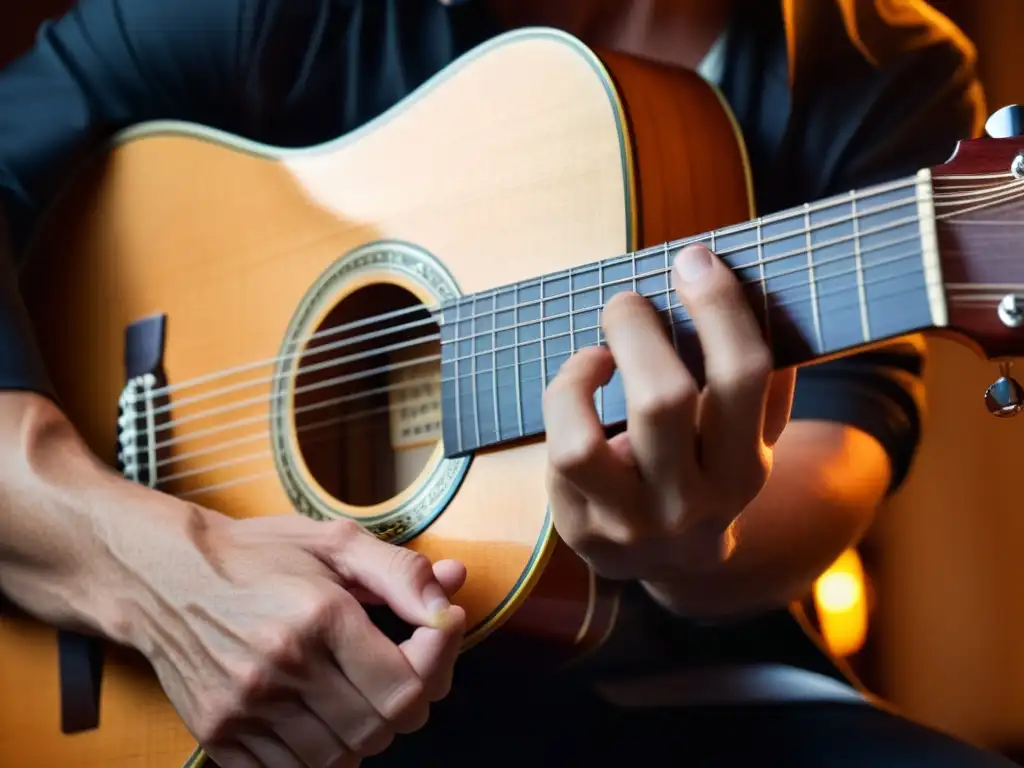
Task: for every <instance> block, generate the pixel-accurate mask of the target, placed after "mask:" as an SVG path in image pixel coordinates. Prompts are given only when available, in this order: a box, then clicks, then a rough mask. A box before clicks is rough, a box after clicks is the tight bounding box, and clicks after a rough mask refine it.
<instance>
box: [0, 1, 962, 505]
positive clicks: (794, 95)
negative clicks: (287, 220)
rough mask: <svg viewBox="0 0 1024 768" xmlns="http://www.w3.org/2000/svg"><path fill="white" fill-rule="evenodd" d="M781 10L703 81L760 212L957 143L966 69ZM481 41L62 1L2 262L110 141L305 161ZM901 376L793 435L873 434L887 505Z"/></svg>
mask: <svg viewBox="0 0 1024 768" xmlns="http://www.w3.org/2000/svg"><path fill="white" fill-rule="evenodd" d="M783 5H785V6H786V7H787V9H788V15H787V18H789V20H790V21H793V20H795V21H796V22H797V23H796V24H795V25H794V24H789V25H787V24H786V23H785V22H784V19H783V14H782V13H781V12H780V4H778V3H771V2H756V1H751V0H747V2H741V3H740V4H739V10H738V12H737V15H736V18H735V21H734V23H733V24H732V26H731V31H730V34H729V38H728V44H727V47H726V51H725V59H726V62H725V69H724V72H723V74H722V82H721V89H722V91H723V93H724V95H725V97H726V99H727V100H728V101H729V103H730V105H731V106H732V108H733V110H734V112H735V113H736V116H737V119H738V121H739V123H740V125H741V127H742V129H743V132H744V135H745V138H746V141H747V144H748V150H749V153H750V158H751V163H752V166H753V175H754V180H755V188H756V196H757V203H758V206H759V209H760V212H762V213H770V212H773V211H777V210H779V209H782V208H786V207H789V206H792V205H797V204H800V203H803V202H808V201H812V200H815V199H818V198H820V197H823V196H825V195H828V194H830V193H834V192H839V191H846V190H847V189H850V188H853V187H856V186H863V185H865V184H868V183H872V182H875V181H880V180H884V179H888V178H894V177H896V176H898V175H901V174H907V173H912V172H914V171H915V170H917V169H918V168H920V167H923V166H928V165H934V164H937V163H940V162H942V161H943V160H945V159H946V158H947V157H948V156H949V154H950V151H951V149H952V147H953V146H954V144H955V142H956V141H957V140H958V139H959V138H964V137H967V136H969V134H971V133H972V131H973V130H974V129H975V127H976V125H977V124H978V117H979V114H980V113H979V109H980V96H979V94H978V90H977V83H976V80H975V77H974V72H973V52H972V51H971V49H970V48H969V46H968V45H967V44H965V43H963V42H962V41H960V40H958V39H957V38H956V37H955V36H951V35H950V34H949V33H948V32H947V31H946V30H944V29H943V28H942V27H940V26H937V25H935V24H929V23H926V21H925V19H924V17H923V16H921V14H919V13H917V12H916V11H915V9H914V6H913V5H912V4H910V6H909V9H908V10H907V11H905V12H904V13H903V14H902V15H899V16H898V17H897V18H895V19H892V20H889V21H888V23H887V21H886V20H885V19H884V18H883V17H882V11H880V10H876V9H875V7H874V4H873V3H870V2H864V3H855V4H852V5H853V6H854V7H855V10H853V11H851V10H850V9H849V6H850V5H851V4H847V3H840V2H835V3H834V2H831V1H828V0H826V1H824V2H821V1H817V0H804V2H800V1H797V2H789V3H785V4H783ZM884 5H885V4H881V5H880V7H881V6H884ZM500 31H501V29H500V27H499V25H498V24H497V22H496V20H495V19H494V18H493V17H492V15H491V13H490V12H489V11H488V9H487V7H486V4H485V3H481V2H469V3H462V4H457V5H455V6H453V7H445V6H443V5H441V4H440V3H439V2H437V1H436V0H365V1H364V0H216V2H211V0H175V1H174V2H171V1H170V0H82V2H80V3H78V5H77V6H76V7H75V8H74V9H73V10H72V11H71V12H69V13H68V14H67V15H66V16H64V17H63V18H61V19H59V20H56V21H53V22H48V23H46V24H45V25H44V26H43V27H42V28H41V29H40V31H39V35H38V39H37V41H36V45H35V46H34V47H33V48H32V49H31V50H30V51H29V52H28V53H27V54H26V55H24V56H23V57H21V58H20V59H18V60H17V61H15V62H14V63H13V64H12V65H11V66H10V67H8V68H7V69H6V71H4V72H3V73H2V74H0V200H2V201H3V203H4V205H5V209H6V211H7V214H8V218H9V219H10V221H11V227H12V230H13V237H14V243H15V246H16V248H19V247H20V246H21V245H22V244H23V243H24V242H25V239H26V237H27V236H28V233H29V232H30V230H31V228H32V226H33V224H34V222H35V221H36V218H37V216H38V214H39V213H40V211H41V210H42V209H43V208H44V207H45V206H46V205H47V204H48V203H49V202H50V200H51V198H52V197H53V194H54V191H55V189H56V188H57V187H58V186H59V184H60V183H61V181H62V180H63V179H64V178H65V176H66V174H67V173H68V172H69V170H71V169H72V168H73V167H74V165H75V163H76V162H77V161H79V160H81V159H82V157H83V156H84V155H85V154H86V153H87V152H88V151H89V150H92V149H94V148H95V147H96V146H97V145H98V143H99V142H102V141H103V140H105V139H107V138H108V137H110V135H111V133H112V132H114V131H116V130H118V129H120V128H123V127H126V126H130V125H132V124H135V123H139V122H143V121H147V120H153V119H178V120H188V121H193V122H198V123H203V124H206V125H210V126H214V127H217V128H220V129H222V130H226V131H228V132H232V133H236V134H239V135H241V136H245V137H247V138H250V139H254V140H257V141H260V142H263V143H267V144H276V145H284V146H299V145H304V144H312V143H318V142H321V141H323V140H326V139H329V138H333V137H335V136H337V135H339V134H342V133H345V132H347V131H350V130H352V129H354V128H356V127H358V126H360V125H361V124H363V123H364V122H366V121H367V120H369V119H370V118H372V117H374V116H376V115H378V114H379V113H380V112H382V111H383V110H385V109H387V108H388V107H390V106H391V105H393V104H394V103H395V102H396V101H398V100H400V99H402V98H403V97H404V96H406V95H407V94H409V93H410V91H412V90H413V89H415V88H416V86H418V85H419V84H421V83H422V82H423V81H424V80H426V79H427V78H428V77H429V76H431V75H433V74H434V73H436V72H437V71H438V70H439V69H441V68H442V67H444V66H445V65H446V64H448V63H450V62H451V61H452V60H453V59H455V58H456V57H458V56H459V55H460V54H462V53H464V52H465V51H467V50H469V49H470V48H472V47H474V46H475V45H477V44H479V43H480V42H482V41H484V40H486V39H487V38H489V37H491V36H493V35H494V34H496V33H498V32H500ZM791 53H792V55H790V54H791ZM56 279H59V276H57V277H56ZM13 292H14V287H13V285H11V284H10V281H5V286H4V293H5V294H6V295H0V299H3V301H2V303H0V389H27V390H35V391H40V392H43V393H47V394H50V389H49V385H48V383H47V379H46V376H45V372H44V367H43V365H42V364H41V362H40V361H39V359H38V355H37V354H36V352H35V350H34V347H33V346H32V344H31V340H30V336H29V335H28V333H27V329H26V325H25V321H24V316H23V314H22V313H21V311H20V302H19V301H18V298H17V296H16V295H12V294H13ZM921 368H922V356H921V349H920V346H919V345H918V346H916V347H915V346H914V345H910V344H906V343H899V344H893V345H891V346H889V347H888V348H887V349H886V350H885V351H884V352H882V353H875V354H871V355H858V356H855V357H852V358H849V359H847V360H843V361H837V362H832V363H828V364H825V365H818V366H813V367H808V368H806V369H804V370H803V371H801V374H800V376H799V380H798V386H797V392H796V398H795V402H794V409H793V417H794V418H795V419H801V418H804V419H811V418H813V419H827V420H832V421H838V422H841V423H847V424H851V425H854V426H856V427H859V428H860V429H862V430H864V431H866V432H868V433H869V434H871V435H873V436H874V437H875V438H877V439H878V440H879V441H880V442H881V444H882V445H883V446H884V448H885V450H886V451H887V453H888V455H889V457H890V459H891V461H892V466H893V480H892V485H891V487H892V488H895V487H897V486H898V485H899V484H900V482H901V481H902V480H903V478H904V477H905V475H906V472H907V470H908V468H909V466H910V464H911V460H912V458H913V455H914V451H915V448H916V446H917V443H918V440H919V436H920V376H921Z"/></svg>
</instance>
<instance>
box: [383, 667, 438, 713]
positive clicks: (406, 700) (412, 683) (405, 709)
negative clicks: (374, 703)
mask: <svg viewBox="0 0 1024 768" xmlns="http://www.w3.org/2000/svg"><path fill="white" fill-rule="evenodd" d="M426 703H427V699H426V686H425V685H424V683H423V681H422V680H421V679H420V678H418V677H413V678H411V679H409V680H408V681H407V682H406V683H405V684H404V685H403V686H402V687H401V688H399V689H398V690H396V691H395V692H394V693H393V694H392V695H391V696H390V697H389V698H388V700H387V701H386V702H385V703H384V704H383V705H382V706H381V709H380V714H381V716H382V717H383V718H384V719H385V720H387V721H388V722H390V723H393V724H398V723H402V724H406V723H407V722H408V720H409V719H410V717H412V719H413V720H415V715H416V712H417V710H419V709H422V708H423V707H424V706H425V705H426Z"/></svg>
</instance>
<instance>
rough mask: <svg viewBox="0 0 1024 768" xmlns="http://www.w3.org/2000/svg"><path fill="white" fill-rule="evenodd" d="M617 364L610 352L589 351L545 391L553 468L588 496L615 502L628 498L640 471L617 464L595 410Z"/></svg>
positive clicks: (570, 361)
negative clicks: (600, 391)
mask: <svg viewBox="0 0 1024 768" xmlns="http://www.w3.org/2000/svg"><path fill="white" fill-rule="evenodd" d="M614 367H615V363H614V360H613V359H612V356H611V354H610V353H609V352H608V350H605V349H601V348H599V347H588V348H586V349H583V350H581V351H580V352H577V353H576V354H575V355H573V356H572V357H570V358H569V359H568V360H566V361H565V363H563V364H562V367H561V369H560V370H559V371H558V375H557V376H556V377H555V378H554V380H553V381H552V382H551V384H549V385H548V388H547V389H546V390H545V392H544V401H543V410H544V428H545V431H546V433H547V450H548V464H549V466H550V468H551V469H552V470H553V472H554V474H555V476H556V478H565V479H566V480H567V481H568V482H570V483H572V485H574V486H575V487H576V488H577V489H578V490H579V491H580V492H582V493H583V494H585V495H587V496H589V497H591V498H595V499H600V500H602V501H604V503H608V504H613V503H616V502H617V501H620V500H622V499H625V498H628V494H629V493H630V491H631V490H632V487H633V486H635V485H636V484H637V478H636V475H635V473H632V472H630V471H629V468H628V467H627V466H626V465H624V464H623V463H622V462H620V461H618V460H617V459H616V457H615V455H614V454H613V453H612V451H611V449H610V448H609V447H608V440H607V438H606V437H605V433H604V427H603V426H602V425H601V421H600V419H599V418H598V415H597V409H596V408H595V407H594V393H595V392H596V391H597V389H598V388H599V387H601V386H603V385H604V384H606V383H607V382H608V380H609V379H610V378H611V375H612V373H613V371H614Z"/></svg>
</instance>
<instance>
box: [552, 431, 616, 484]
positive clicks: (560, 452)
mask: <svg viewBox="0 0 1024 768" xmlns="http://www.w3.org/2000/svg"><path fill="white" fill-rule="evenodd" d="M603 442H604V436H603V435H601V434H599V433H598V432H597V431H596V430H595V431H593V432H592V433H589V434H586V435H581V436H580V437H578V438H577V439H575V440H572V441H566V442H564V443H558V444H556V445H550V447H549V449H548V461H549V462H550V464H551V466H552V468H553V469H554V470H555V471H557V472H559V473H560V474H562V475H565V476H566V477H573V476H574V475H577V474H579V473H580V472H582V471H584V470H585V469H586V468H587V467H588V466H589V465H590V464H591V462H593V461H594V459H595V458H596V457H597V455H598V453H599V452H600V450H601V449H602V443H603Z"/></svg>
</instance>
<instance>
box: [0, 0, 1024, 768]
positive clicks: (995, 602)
mask: <svg viewBox="0 0 1024 768" xmlns="http://www.w3.org/2000/svg"><path fill="white" fill-rule="evenodd" d="M858 1H861V0H858ZM864 1H867V0H864ZM70 4H71V3H70V1H69V0H32V2H18V3H15V2H13V0H7V2H5V3H3V4H2V5H0V66H3V65H5V64H7V63H8V62H9V61H10V60H11V59H13V58H14V57H15V56H16V55H17V54H18V53H20V52H21V51H22V50H24V49H25V48H27V47H28V46H29V45H30V44H31V42H32V38H33V35H34V34H35V30H36V27H37V26H38V24H39V22H40V21H41V20H43V19H44V18H46V17H49V16H54V15H57V14H60V13H62V12H63V11H64V10H65V9H66V8H67V7H68V6H69V5H70ZM932 5H933V6H935V7H936V8H938V9H939V10H940V11H942V12H943V13H945V14H946V15H947V16H949V17H950V18H951V19H953V21H955V22H956V23H957V24H958V25H960V27H961V28H962V29H963V30H964V31H965V32H966V33H967V34H968V36H970V37H971V38H972V39H973V41H974V43H975V45H976V46H977V47H978V54H979V61H980V71H981V76H982V81H983V83H984V86H985V90H986V96H987V100H988V106H989V111H990V112H992V111H995V109H997V108H999V107H1001V106H1003V105H1004V104H1012V103H1022V104H1024V47H1022V44H1021V30H1024V0H932ZM1021 257H1022V258H1024V251H1022V256H1021ZM1017 375H1018V378H1024V361H1021V365H1020V366H1018V370H1017ZM998 376H999V372H998V370H997V368H996V367H995V366H994V365H992V364H990V363H985V362H981V361H979V360H978V359H977V358H976V357H975V356H974V355H973V353H972V352H970V351H969V350H967V349H964V348H962V347H960V346H958V345H957V344H955V343H953V342H948V341H933V342H931V357H930V363H929V369H928V384H929V391H930V393H931V396H930V414H929V418H928V422H927V432H926V437H925V440H924V445H923V447H922V450H921V453H920V455H919V457H918V459H917V463H916V465H915V468H914V471H913V474H912V476H911V479H910V481H909V482H908V483H907V485H906V486H905V487H904V489H903V490H902V491H901V492H900V493H899V495H898V496H897V497H896V498H894V499H893V500H892V501H891V502H890V503H889V504H888V507H887V509H885V510H884V511H883V512H882V513H881V514H880V515H879V518H878V523H877V525H876V526H875V528H874V530H872V531H871V533H870V534H869V536H868V537H867V539H866V540H865V542H864V544H863V546H862V547H861V548H860V550H859V552H856V553H852V552H851V553H848V554H847V555H846V556H844V557H843V558H841V559H840V561H839V562H837V563H836V565H835V566H834V567H833V569H832V571H830V572H829V573H828V574H826V575H825V576H824V577H823V578H822V579H821V581H820V582H819V584H818V588H817V589H816V590H815V595H814V596H813V598H812V599H811V600H810V601H809V603H810V605H809V607H810V608H811V609H812V610H813V611H814V613H815V614H816V616H817V617H818V619H819V621H820V623H821V625H822V628H823V630H824V632H825V635H826V638H827V640H828V641H829V643H830V644H831V645H832V647H833V648H834V650H835V651H836V652H837V653H840V654H841V655H843V656H845V657H847V659H848V660H849V662H850V664H851V665H852V666H853V668H854V669H855V670H856V672H857V673H858V674H859V675H861V677H862V678H863V680H864V681H865V683H866V684H867V685H868V686H869V687H870V688H871V689H872V690H873V691H874V692H875V693H877V694H879V695H880V696H882V697H884V698H886V699H888V700H889V701H891V702H892V703H894V704H895V705H896V706H897V707H898V708H899V709H901V710H902V711H903V712H904V713H906V714H907V715H909V716H911V717H913V718H916V719H918V720H920V721H923V722H925V723H927V724H928V725H931V726H933V727H937V728H941V729H944V730H947V731H950V732H952V733H954V734H956V735H957V736H960V737H961V738H965V739H967V740H970V741H973V742H976V743H978V744H981V745H984V746H987V747H991V748H995V749H997V750H999V751H1002V752H1004V753H1005V754H1007V755H1008V756H1010V757H1011V758H1013V759H1015V760H1017V761H1019V762H1022V763H1024V597H1022V595H1021V590H1022V586H1024V561H1018V560H1017V559H1016V558H1017V555H1018V554H1020V553H1021V552H1022V551H1024V416H1021V417H1019V418H1018V419H1017V420H1010V421H1001V420H998V419H995V418H993V417H991V416H989V415H988V413H987V412H986V410H985V408H984V404H983V402H982V396H983V394H984V392H985V389H986V388H987V387H988V386H989V385H990V384H991V383H992V382H993V381H995V379H996V378H998Z"/></svg>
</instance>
